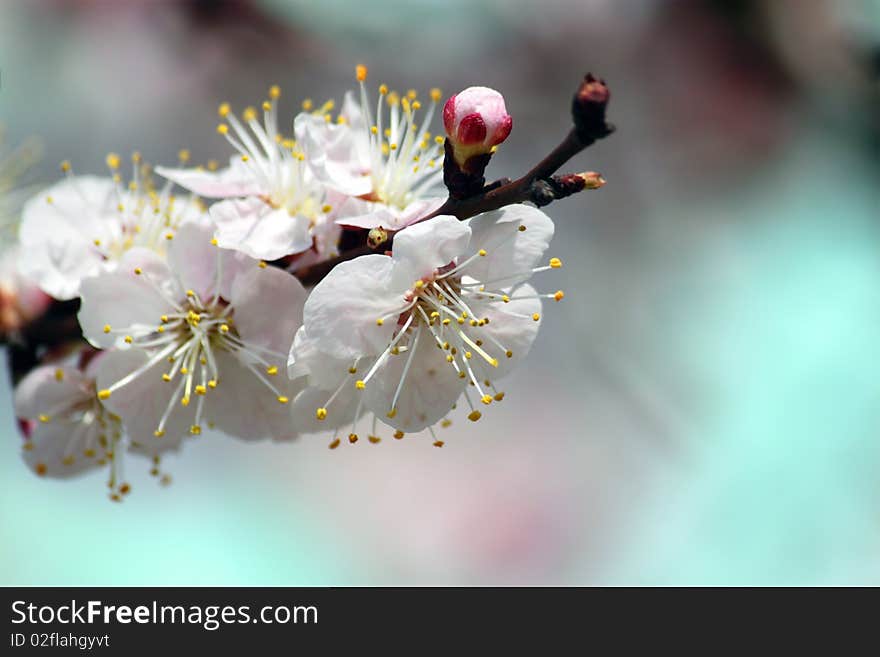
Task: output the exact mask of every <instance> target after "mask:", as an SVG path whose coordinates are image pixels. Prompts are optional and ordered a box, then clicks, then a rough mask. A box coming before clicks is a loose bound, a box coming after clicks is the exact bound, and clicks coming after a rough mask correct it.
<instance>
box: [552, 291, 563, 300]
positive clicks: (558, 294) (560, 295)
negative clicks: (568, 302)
mask: <svg viewBox="0 0 880 657" xmlns="http://www.w3.org/2000/svg"><path fill="white" fill-rule="evenodd" d="M563 298H565V292H563V291H562V290H557V291H556V294H554V295H553V299H554V300H555V301H562V299H563Z"/></svg>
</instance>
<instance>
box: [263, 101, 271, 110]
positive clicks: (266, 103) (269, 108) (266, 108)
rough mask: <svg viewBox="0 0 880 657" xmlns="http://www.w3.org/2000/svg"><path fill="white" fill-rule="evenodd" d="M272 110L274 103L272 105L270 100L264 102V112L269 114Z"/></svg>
mask: <svg viewBox="0 0 880 657" xmlns="http://www.w3.org/2000/svg"><path fill="white" fill-rule="evenodd" d="M271 109H272V103H270V102H269V101H268V100H264V101H263V111H264V112H268V111H269V110H271Z"/></svg>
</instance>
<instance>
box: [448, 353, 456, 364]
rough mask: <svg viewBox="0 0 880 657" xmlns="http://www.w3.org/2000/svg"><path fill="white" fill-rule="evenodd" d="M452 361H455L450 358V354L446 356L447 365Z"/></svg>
mask: <svg viewBox="0 0 880 657" xmlns="http://www.w3.org/2000/svg"><path fill="white" fill-rule="evenodd" d="M454 360H455V358H454V357H453V356H452V354H446V362H447V363H451V362H452V361H454Z"/></svg>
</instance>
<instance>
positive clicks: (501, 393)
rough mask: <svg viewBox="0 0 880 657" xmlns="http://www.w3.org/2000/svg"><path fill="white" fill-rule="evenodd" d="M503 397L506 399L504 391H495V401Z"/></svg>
mask: <svg viewBox="0 0 880 657" xmlns="http://www.w3.org/2000/svg"><path fill="white" fill-rule="evenodd" d="M502 399H504V393H503V392H496V393H495V401H497V402H500V401H501V400H502Z"/></svg>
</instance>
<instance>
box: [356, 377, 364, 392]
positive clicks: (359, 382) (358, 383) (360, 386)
mask: <svg viewBox="0 0 880 657" xmlns="http://www.w3.org/2000/svg"><path fill="white" fill-rule="evenodd" d="M354 387H355V388H357V389H358V390H363V389H364V388H366V387H367V384H366V383H365V382H364V381H362V380H360V379H358V380H357V381H355V382H354Z"/></svg>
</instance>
